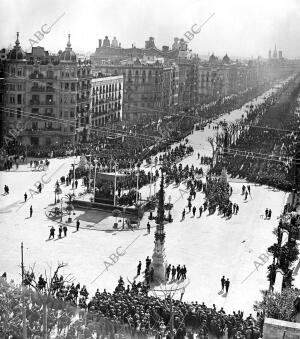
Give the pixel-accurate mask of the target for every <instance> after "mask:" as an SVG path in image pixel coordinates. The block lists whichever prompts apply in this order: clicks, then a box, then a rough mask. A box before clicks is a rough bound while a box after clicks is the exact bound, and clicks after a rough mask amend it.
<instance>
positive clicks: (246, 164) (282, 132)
mask: <svg viewBox="0 0 300 339" xmlns="http://www.w3.org/2000/svg"><path fill="white" fill-rule="evenodd" d="M296 83H297V82H296ZM295 86H296V85H295V83H294V81H292V82H288V83H287V84H286V85H284V86H283V87H282V88H281V89H280V90H279V91H278V92H276V93H275V94H273V95H271V96H270V97H268V98H267V99H266V100H265V101H264V103H262V104H261V105H258V106H257V107H255V108H252V107H251V108H250V110H249V112H248V113H247V117H246V118H245V121H244V126H246V125H248V126H249V127H248V128H245V127H243V130H242V133H241V134H240V135H239V138H238V139H237V140H236V141H235V142H234V143H231V145H230V148H227V147H225V149H224V154H222V155H221V156H220V157H219V159H218V160H219V161H217V163H216V165H215V166H214V169H213V172H214V173H216V174H220V172H221V170H222V168H223V167H226V169H227V170H228V172H229V173H230V174H231V176H232V177H240V178H246V179H247V180H248V181H250V182H255V183H258V184H262V185H269V186H272V187H275V188H278V189H280V190H284V191H290V190H291V189H292V188H293V185H294V171H293V163H292V162H293V160H292V158H293V157H294V156H295V154H296V151H297V149H296V147H297V142H298V141H299V131H300V125H299V123H297V116H296V115H295V114H294V110H290V106H288V108H289V110H287V107H286V106H285V103H284V102H285V101H291V100H294V101H295V100H296V98H295V93H294V94H293V92H294V91H293V89H294V90H297V93H299V91H300V88H299V87H297V86H296V88H295ZM291 92H292V94H291ZM282 98H283V99H282ZM282 100H284V102H283V103H282ZM252 123H255V126H251V124H252Z"/></svg>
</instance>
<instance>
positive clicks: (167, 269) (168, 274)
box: [166, 264, 171, 281]
mask: <svg viewBox="0 0 300 339" xmlns="http://www.w3.org/2000/svg"><path fill="white" fill-rule="evenodd" d="M170 272H171V264H169V266H167V268H166V280H167V281H168V280H169V276H170Z"/></svg>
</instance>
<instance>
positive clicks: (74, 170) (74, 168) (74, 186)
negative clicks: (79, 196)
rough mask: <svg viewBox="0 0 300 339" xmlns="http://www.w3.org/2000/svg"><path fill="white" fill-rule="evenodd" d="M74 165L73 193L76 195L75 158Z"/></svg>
mask: <svg viewBox="0 0 300 339" xmlns="http://www.w3.org/2000/svg"><path fill="white" fill-rule="evenodd" d="M72 165H73V194H74V196H75V159H74V163H73V164H72Z"/></svg>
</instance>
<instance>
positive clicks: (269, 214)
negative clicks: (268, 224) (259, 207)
mask: <svg viewBox="0 0 300 339" xmlns="http://www.w3.org/2000/svg"><path fill="white" fill-rule="evenodd" d="M271 216H272V210H271V209H269V212H268V219H271Z"/></svg>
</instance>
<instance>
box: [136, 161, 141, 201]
mask: <svg viewBox="0 0 300 339" xmlns="http://www.w3.org/2000/svg"><path fill="white" fill-rule="evenodd" d="M139 170H140V166H139V165H137V174H136V197H135V200H136V204H137V203H138V199H139V175H140V172H139Z"/></svg>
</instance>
